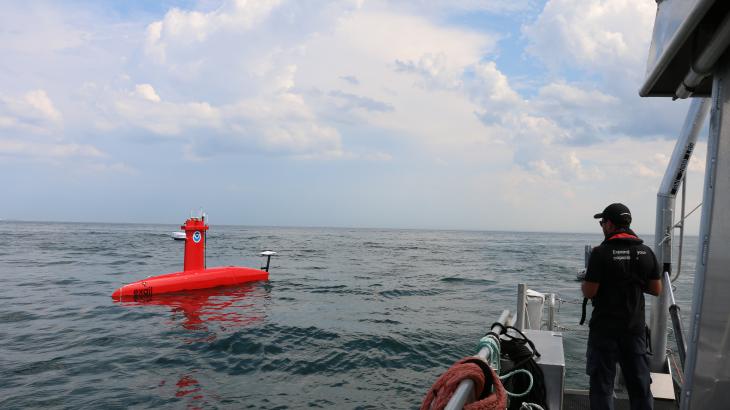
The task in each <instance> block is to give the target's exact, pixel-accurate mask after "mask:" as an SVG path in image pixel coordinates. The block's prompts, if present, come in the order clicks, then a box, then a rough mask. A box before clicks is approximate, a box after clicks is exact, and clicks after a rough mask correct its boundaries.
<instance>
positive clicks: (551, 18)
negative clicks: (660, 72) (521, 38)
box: [523, 0, 656, 75]
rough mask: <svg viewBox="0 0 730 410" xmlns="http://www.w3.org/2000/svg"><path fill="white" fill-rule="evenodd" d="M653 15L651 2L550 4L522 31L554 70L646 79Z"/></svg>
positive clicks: (564, 0) (560, 0)
mask: <svg viewBox="0 0 730 410" xmlns="http://www.w3.org/2000/svg"><path fill="white" fill-rule="evenodd" d="M655 13H656V5H655V4H654V3H653V2H651V1H636V0H611V1H604V0H549V1H548V2H547V3H546V4H545V8H544V10H543V12H542V14H541V15H540V17H539V18H538V19H537V21H535V22H534V23H533V24H529V25H526V26H525V27H524V28H523V32H524V34H525V35H526V36H527V37H528V38H529V39H530V41H531V45H530V46H529V47H528V48H527V50H528V52H529V53H531V54H532V55H535V56H537V57H538V58H540V59H541V60H543V61H544V62H546V63H548V64H549V65H551V66H553V67H561V68H568V67H571V66H572V67H575V66H577V67H579V68H587V69H590V70H594V71H597V72H601V73H605V72H606V71H615V69H616V68H617V67H620V69H619V71H621V72H626V73H630V74H632V75H633V74H634V73H635V70H637V69H639V74H640V75H643V73H644V70H643V67H640V65H642V64H644V63H645V61H646V53H647V51H648V46H649V41H648V40H649V37H650V35H651V32H650V29H651V25H652V23H653V20H654V15H655Z"/></svg>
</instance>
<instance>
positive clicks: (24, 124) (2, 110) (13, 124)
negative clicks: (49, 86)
mask: <svg viewBox="0 0 730 410" xmlns="http://www.w3.org/2000/svg"><path fill="white" fill-rule="evenodd" d="M62 119H63V116H62V115H61V113H60V112H59V111H58V109H56V106H55V105H54V104H53V101H51V99H50V98H49V97H48V94H47V93H46V91H45V90H33V91H29V92H27V93H25V94H24V95H23V96H22V97H2V96H0V127H3V126H4V127H8V128H17V129H19V130H23V131H25V132H48V131H50V130H51V129H54V128H56V127H58V126H59V125H60V123H61V121H62Z"/></svg>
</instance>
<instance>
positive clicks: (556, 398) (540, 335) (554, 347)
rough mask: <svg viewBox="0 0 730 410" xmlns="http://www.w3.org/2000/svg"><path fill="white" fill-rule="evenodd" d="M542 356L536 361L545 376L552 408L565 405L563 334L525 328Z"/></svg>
mask: <svg viewBox="0 0 730 410" xmlns="http://www.w3.org/2000/svg"><path fill="white" fill-rule="evenodd" d="M524 333H525V336H527V337H528V338H529V339H530V340H532V342H533V343H535V347H536V348H537V351H538V352H540V357H539V358H536V359H535V362H536V363H537V364H538V365H539V366H540V369H541V370H542V373H543V375H544V376H545V393H546V394H545V396H546V397H545V398H546V400H547V405H548V407H549V408H551V409H561V408H562V407H563V390H564V389H565V353H564V352H563V334H562V333H558V332H550V331H545V330H531V329H527V330H525V332H524Z"/></svg>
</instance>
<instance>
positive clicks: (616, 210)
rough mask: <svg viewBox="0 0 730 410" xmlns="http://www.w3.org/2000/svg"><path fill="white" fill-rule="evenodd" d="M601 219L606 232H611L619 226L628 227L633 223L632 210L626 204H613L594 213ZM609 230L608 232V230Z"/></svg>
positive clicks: (595, 216)
mask: <svg viewBox="0 0 730 410" xmlns="http://www.w3.org/2000/svg"><path fill="white" fill-rule="evenodd" d="M593 217H594V218H596V219H600V221H599V222H598V223H600V224H601V227H602V228H603V232H604V233H610V232H612V231H614V230H616V229H619V228H628V227H629V225H631V211H630V210H629V208H628V207H627V206H626V205H624V204H619V203H615V204H611V205H609V206H607V207H606V209H604V210H603V212H601V213H598V214H595V215H593ZM607 231H608V232H607Z"/></svg>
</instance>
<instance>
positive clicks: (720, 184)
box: [680, 55, 730, 410]
mask: <svg viewBox="0 0 730 410" xmlns="http://www.w3.org/2000/svg"><path fill="white" fill-rule="evenodd" d="M713 76H714V77H713V83H712V114H711V115H710V133H709V136H708V138H707V162H706V165H705V190H704V194H703V198H702V204H703V205H702V219H701V222H700V235H699V246H698V248H699V249H698V252H697V266H696V269H695V277H694V291H693V295H692V319H691V321H690V322H691V325H690V333H689V337H688V345H687V362H686V364H685V368H684V374H685V376H686V379H685V384H684V386H683V387H682V399H681V405H680V408H681V409H682V410H686V409H689V408H693V409H700V408H721V407H726V406H727V403H728V401H727V397H728V393H727V386H729V385H730V373H728V371H727V363H728V359H727V352H728V344H727V340H726V339H725V337H726V336H727V329H728V328H730V325H728V323H730V319H728V315H727V301H728V295H727V291H728V289H730V276H728V275H727V271H728V266H730V252H728V243H730V215H729V214H728V213H727V211H726V209H727V204H728V203H730V135H727V134H728V133H729V132H730V60H729V59H728V56H727V55H726V56H725V57H723V58H722V59H721V61H720V62H719V63H718V66H717V69H716V70H715V72H714V74H713ZM700 333H701V336H702V339H701V340H700Z"/></svg>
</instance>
